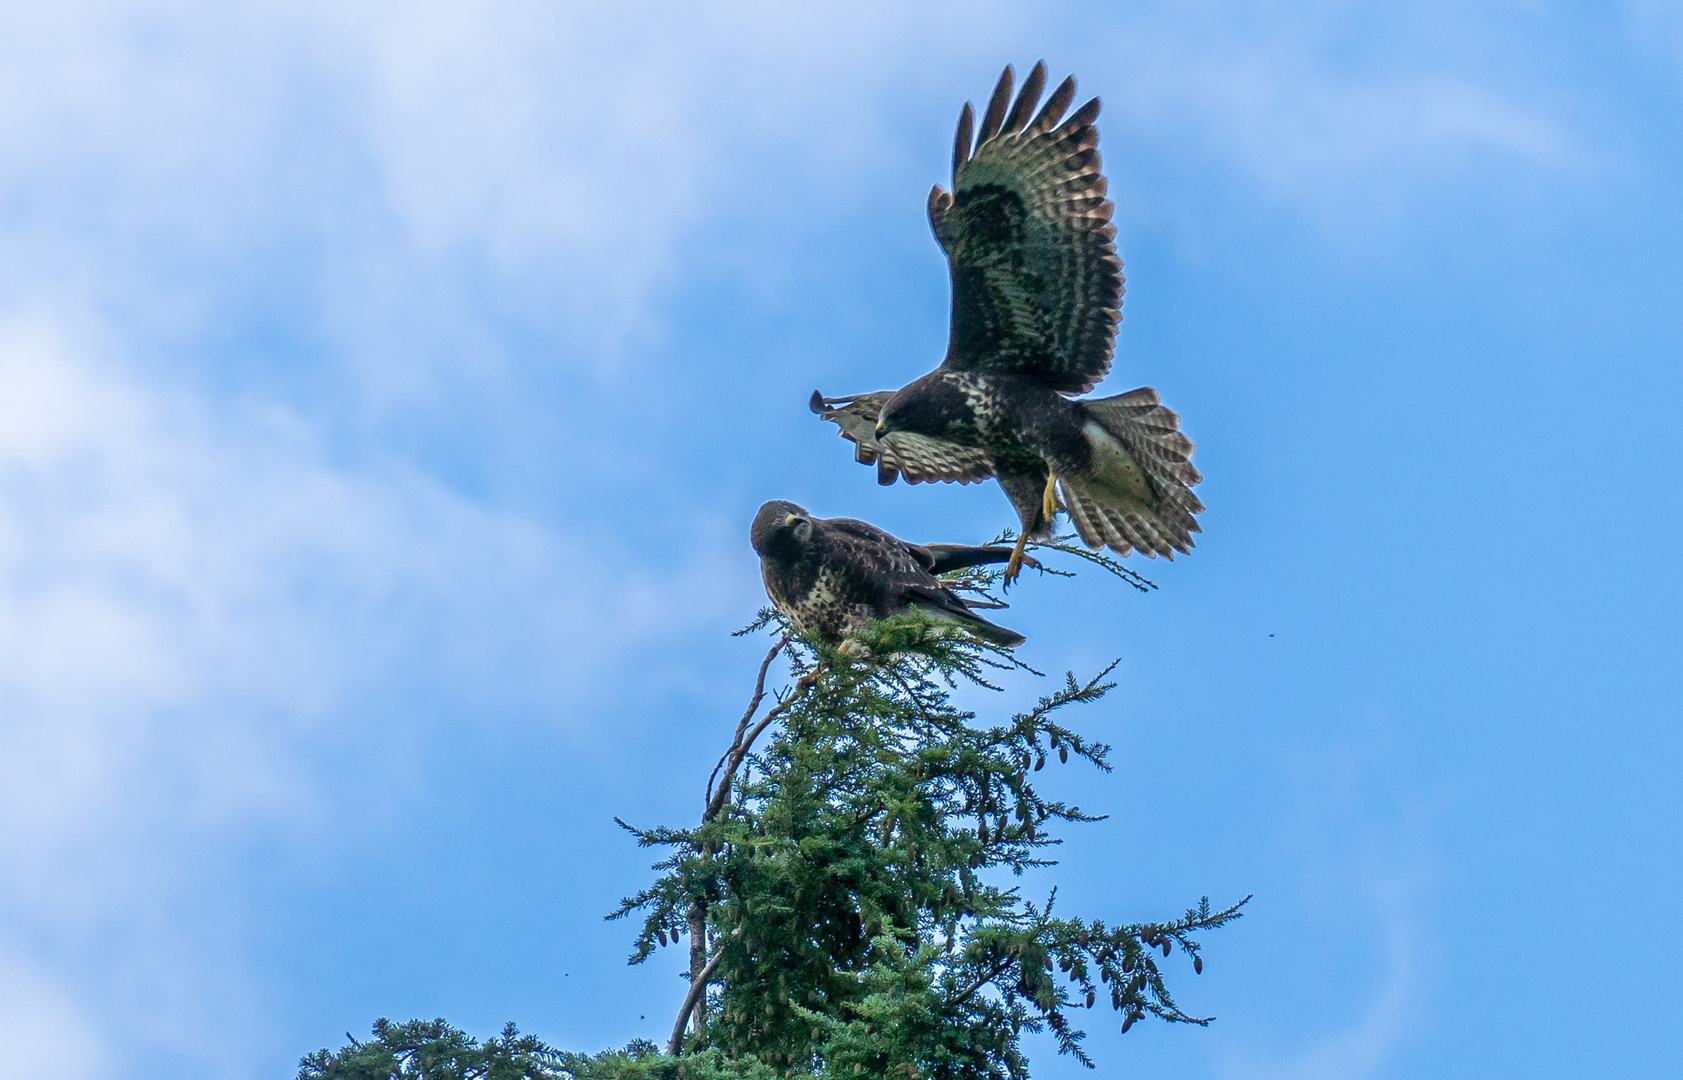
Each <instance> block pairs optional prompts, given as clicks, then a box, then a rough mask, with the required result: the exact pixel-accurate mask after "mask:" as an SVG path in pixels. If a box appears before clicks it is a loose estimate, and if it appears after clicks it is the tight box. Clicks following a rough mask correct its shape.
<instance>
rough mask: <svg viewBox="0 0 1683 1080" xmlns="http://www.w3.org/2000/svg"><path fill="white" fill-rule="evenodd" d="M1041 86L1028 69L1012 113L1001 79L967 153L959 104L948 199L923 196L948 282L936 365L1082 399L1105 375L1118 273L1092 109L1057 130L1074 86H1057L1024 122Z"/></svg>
mask: <svg viewBox="0 0 1683 1080" xmlns="http://www.w3.org/2000/svg"><path fill="white" fill-rule="evenodd" d="M1045 77H1046V68H1045V65H1044V64H1036V65H1035V66H1034V70H1033V71H1032V72H1030V73H1029V77H1028V79H1027V80H1025V81H1024V84H1023V89H1022V93H1021V94H1019V95H1018V97H1017V99H1016V102H1015V104H1014V105H1012V104H1011V84H1012V72H1011V69H1010V68H1009V67H1007V68H1006V69H1005V72H1004V74H1003V75H1001V76H1000V80H999V85H998V86H997V87H996V88H995V90H994V94H993V98H992V100H991V101H990V102H989V105H988V110H987V113H986V114H985V115H984V116H983V118H982V125H981V128H980V130H979V131H978V132H977V135H978V138H977V140H976V144H975V147H974V149H972V147H971V130H970V129H971V123H972V112H971V108H970V106H969V105H968V104H966V105H965V106H964V111H963V112H962V113H961V114H960V116H959V124H958V135H957V138H956V139H955V140H954V144H953V190H952V191H951V192H950V193H949V192H946V191H943V190H942V189H941V187H940V186H939V185H936V187H935V189H934V190H933V191H931V192H930V195H929V221H930V224H931V225H932V226H933V228H934V230H935V236H936V239H938V240H939V241H940V243H941V247H942V249H943V250H944V251H945V252H946V254H947V263H948V269H949V271H950V273H951V278H952V325H951V338H950V340H949V342H948V346H947V359H946V361H945V364H946V365H947V366H948V367H951V368H955V369H960V370H974V371H989V372H996V373H1009V374H1019V375H1030V376H1033V377H1035V378H1037V379H1039V380H1040V381H1041V382H1043V383H1045V384H1046V385H1047V386H1048V387H1050V388H1051V389H1053V390H1057V391H1060V392H1062V393H1066V394H1082V393H1086V392H1087V391H1089V390H1091V389H1092V388H1093V385H1094V384H1095V383H1097V382H1098V381H1099V380H1100V379H1101V378H1103V377H1104V374H1105V372H1106V371H1108V370H1109V369H1110V360H1111V353H1112V350H1113V348H1114V346H1115V340H1116V324H1117V322H1118V320H1119V319H1120V317H1121V315H1120V308H1121V303H1122V291H1123V286H1122V261H1121V259H1119V258H1118V257H1117V254H1116V243H1115V237H1116V227H1115V226H1114V225H1112V224H1111V223H1110V217H1111V212H1112V210H1113V207H1112V204H1111V202H1110V200H1109V199H1107V198H1105V178H1104V176H1103V174H1102V173H1101V172H1100V162H1099V151H1098V132H1097V130H1096V129H1095V128H1094V127H1093V121H1094V120H1095V119H1096V118H1097V117H1098V114H1099V100H1098V99H1097V98H1094V99H1093V100H1091V101H1089V102H1087V103H1086V104H1085V105H1083V106H1081V107H1080V108H1079V109H1077V110H1076V111H1075V112H1074V113H1073V114H1071V115H1070V117H1069V118H1068V119H1067V120H1063V121H1062V122H1061V123H1060V122H1059V121H1060V119H1061V118H1062V117H1063V113H1064V110H1065V109H1067V108H1068V107H1069V103H1070V100H1071V99H1072V98H1073V97H1074V96H1075V80H1074V79H1073V78H1069V79H1065V80H1064V81H1063V83H1062V84H1061V85H1060V86H1059V87H1058V88H1057V89H1056V90H1054V91H1053V92H1052V96H1051V97H1050V98H1048V99H1047V101H1046V105H1045V107H1044V108H1042V109H1041V110H1040V111H1039V113H1038V114H1036V115H1035V116H1034V118H1033V119H1032V120H1031V119H1030V118H1029V114H1030V113H1031V112H1032V111H1033V109H1034V107H1035V105H1036V104H1037V103H1038V101H1039V99H1040V91H1041V87H1042V85H1043V84H1044V82H1045ZM1008 105H1009V106H1010V111H1009V114H1007V111H1006V110H1007V106H1008Z"/></svg>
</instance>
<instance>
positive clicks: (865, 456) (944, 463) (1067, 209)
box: [812, 64, 1204, 579]
mask: <svg viewBox="0 0 1683 1080" xmlns="http://www.w3.org/2000/svg"><path fill="white" fill-rule="evenodd" d="M1045 80H1046V67H1045V65H1044V64H1036V65H1035V66H1034V70H1033V71H1032V72H1030V73H1029V77H1028V79H1027V81H1026V82H1025V83H1024V84H1023V89H1022V93H1020V94H1018V95H1017V98H1016V101H1015V103H1013V102H1012V100H1011V82H1012V75H1011V69H1010V68H1009V67H1007V68H1006V69H1005V73H1004V74H1003V75H1001V76H1000V79H999V85H998V86H997V87H996V88H995V89H994V92H993V98H992V100H991V101H989V103H988V111H987V113H986V115H984V116H983V117H982V126H981V129H980V130H979V131H978V132H977V138H976V143H975V147H974V149H972V147H971V123H972V118H973V117H972V113H971V109H970V105H969V104H968V103H966V104H965V106H964V111H963V112H962V113H960V114H959V118H958V136H957V139H956V140H955V142H954V145H953V190H952V192H951V193H948V192H946V191H943V190H941V187H940V185H939V184H937V185H936V186H935V189H934V190H933V191H931V192H930V193H929V221H930V224H931V225H933V226H934V228H935V237H936V239H937V240H939V241H940V242H941V247H942V249H943V250H944V251H945V252H946V254H947V263H948V267H949V269H950V272H951V277H952V324H951V330H950V334H949V338H948V342H947V355H946V358H945V359H944V360H942V361H941V366H940V367H938V368H936V369H935V370H934V371H932V372H930V373H929V374H928V375H925V376H924V377H923V378H921V379H918V380H917V381H916V382H914V383H911V384H910V385H908V386H906V387H904V388H902V389H901V390H899V391H898V392H894V391H880V392H877V393H874V394H859V395H854V396H850V397H839V398H827V397H824V396H823V395H822V394H820V393H818V392H816V391H814V393H813V395H812V409H813V411H814V412H816V413H818V415H819V416H821V417H823V418H824V419H826V420H832V421H834V422H835V423H837V424H838V425H840V427H841V434H842V435H843V436H844V437H845V438H848V439H851V440H853V441H854V442H855V443H857V444H858V451H857V456H858V458H859V460H860V461H862V462H865V463H867V464H869V463H872V462H875V463H876V466H877V480H878V482H879V483H883V484H892V483H893V482H894V480H895V478H896V477H897V476H903V477H905V478H906V480H907V482H908V483H913V484H916V483H920V482H922V481H925V480H956V481H958V482H959V483H966V484H967V483H972V482H975V481H978V480H985V479H986V478H988V477H990V476H991V477H994V478H996V479H997V480H998V481H999V485H1000V487H1002V488H1004V489H1005V494H1006V495H1007V497H1009V498H1010V500H1011V505H1012V506H1014V507H1015V508H1016V510H1017V516H1018V517H1019V518H1020V519H1021V521H1022V528H1021V530H1020V532H1019V535H1018V539H1017V548H1016V551H1015V553H1014V555H1013V557H1012V559H1011V560H1010V562H1009V564H1008V565H1007V567H1006V574H1007V579H1009V578H1011V577H1014V576H1015V575H1016V573H1017V570H1018V567H1019V565H1020V563H1021V559H1022V550H1023V544H1024V542H1025V541H1026V540H1027V539H1029V538H1030V537H1036V538H1039V537H1045V536H1048V535H1049V534H1050V533H1051V532H1052V519H1053V517H1054V516H1055V515H1056V514H1057V512H1058V510H1059V509H1060V508H1062V509H1065V510H1067V511H1068V513H1069V517H1070V520H1071V521H1072V522H1073V523H1074V524H1075V528H1076V531H1077V532H1078V533H1080V534H1081V539H1082V540H1084V541H1085V542H1086V543H1087V545H1088V546H1089V547H1094V548H1097V547H1103V546H1105V545H1109V546H1110V547H1111V548H1112V549H1113V550H1115V551H1116V552H1117V553H1118V554H1121V555H1126V554H1128V553H1129V552H1130V551H1132V550H1138V551H1140V552H1143V553H1144V554H1146V555H1150V556H1157V555H1163V556H1166V557H1168V558H1171V559H1172V558H1174V553H1175V552H1177V551H1179V552H1183V553H1184V552H1186V551H1188V550H1189V549H1190V548H1191V547H1192V534H1193V533H1195V532H1198V531H1200V530H1199V528H1198V523H1197V521H1196V520H1195V519H1194V518H1193V515H1194V514H1197V513H1199V512H1201V511H1202V510H1203V509H1204V505H1203V503H1201V502H1199V501H1198V497H1197V496H1196V495H1194V494H1193V493H1192V490H1191V489H1192V485H1194V484H1196V483H1198V481H1199V480H1200V479H1201V477H1200V476H1199V475H1198V470H1197V469H1195V468H1193V466H1192V462H1191V460H1190V459H1191V457H1192V440H1190V439H1188V438H1187V437H1186V436H1185V435H1183V434H1181V432H1180V430H1179V428H1180V418H1179V417H1177V416H1176V415H1175V414H1174V413H1173V412H1171V411H1170V410H1169V409H1167V408H1165V407H1164V406H1163V405H1162V404H1160V403H1159V402H1158V399H1157V392H1156V391H1155V390H1152V389H1150V388H1149V387H1142V388H1141V389H1138V390H1130V391H1129V392H1128V393H1126V394H1122V395H1120V396H1117V397H1109V398H1091V399H1087V400H1084V401H1076V400H1072V396H1073V395H1076V394H1084V393H1086V392H1088V391H1089V390H1091V389H1092V388H1093V385H1094V384H1095V383H1097V382H1098V381H1099V380H1100V379H1101V378H1103V377H1104V374H1105V372H1106V371H1108V370H1109V369H1110V359H1111V352H1112V349H1113V348H1114V345H1115V338H1116V323H1117V321H1118V320H1119V319H1120V318H1121V312H1120V308H1121V303H1122V263H1121V260H1120V259H1118V258H1117V256H1116V244H1115V242H1114V240H1115V236H1116V228H1115V226H1113V225H1112V224H1111V223H1110V214H1111V210H1112V206H1111V203H1110V201H1109V200H1108V199H1106V198H1105V179H1104V176H1103V175H1102V174H1101V173H1100V172H1099V151H1098V138H1099V137H1098V132H1097V131H1096V130H1095V129H1094V128H1093V120H1094V119H1095V118H1096V117H1097V116H1098V115H1099V101H1098V99H1097V98H1094V99H1093V100H1091V101H1089V102H1087V104H1085V105H1083V106H1081V107H1080V108H1079V109H1077V110H1076V111H1075V112H1074V113H1073V114H1071V115H1070V117H1069V119H1067V120H1063V121H1062V122H1061V123H1060V122H1059V121H1060V119H1061V118H1062V117H1063V114H1064V110H1065V109H1066V108H1068V107H1069V103H1070V100H1071V99H1072V98H1073V97H1074V96H1075V79H1074V78H1073V77H1072V78H1068V79H1065V80H1064V81H1063V83H1062V84H1061V85H1060V86H1059V87H1058V88H1057V89H1056V90H1054V91H1052V96H1051V97H1050V98H1048V99H1047V101H1046V105H1045V107H1044V108H1042V109H1041V110H1040V111H1039V112H1038V113H1035V112H1034V108H1035V105H1036V104H1037V103H1038V102H1039V100H1040V91H1041V87H1042V86H1043V84H1044V83H1045ZM1031 114H1033V115H1032V118H1031ZM1060 491H1061V494H1062V498H1061V499H1060V498H1059V493H1060Z"/></svg>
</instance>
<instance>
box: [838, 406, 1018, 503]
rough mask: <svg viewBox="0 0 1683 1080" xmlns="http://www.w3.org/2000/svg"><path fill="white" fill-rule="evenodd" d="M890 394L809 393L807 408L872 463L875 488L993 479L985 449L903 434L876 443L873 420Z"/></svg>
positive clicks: (859, 458)
mask: <svg viewBox="0 0 1683 1080" xmlns="http://www.w3.org/2000/svg"><path fill="white" fill-rule="evenodd" d="M893 396H894V391H892V390H879V391H877V392H876V393H874V394H858V395H855V396H853V397H836V398H827V397H825V396H824V395H823V394H821V393H819V392H818V391H817V390H814V391H813V392H812V400H811V401H810V402H809V403H808V404H809V406H810V408H811V409H812V411H813V412H815V413H817V414H818V416H819V418H820V419H824V420H828V421H830V422H831V423H833V424H835V425H836V426H837V427H839V428H840V429H841V431H840V435H841V437H842V438H844V439H847V440H849V441H851V442H852V443H854V457H855V459H857V460H858V461H860V462H862V463H864V464H866V465H871V464H874V465H876V467H877V483H879V484H885V485H886V484H892V483H894V481H895V480H896V479H898V478H899V477H902V476H904V477H905V478H906V482H907V483H908V484H921V483H923V482H925V481H932V480H948V481H956V482H957V483H960V484H974V483H976V482H977V481H980V480H986V479H987V478H988V477H990V476H992V475H993V461H992V459H991V458H989V457H988V454H987V451H985V450H978V449H976V448H975V447H970V446H960V445H959V444H958V443H955V442H948V441H947V440H945V439H934V438H930V437H929V436H927V435H913V434H911V433H910V432H904V431H897V432H894V433H893V434H891V435H889V436H888V438H886V439H880V440H879V439H878V438H877V434H876V427H877V417H878V416H879V415H881V413H882V407H883V406H884V405H886V404H887V403H888V399H889V398H891V397H893Z"/></svg>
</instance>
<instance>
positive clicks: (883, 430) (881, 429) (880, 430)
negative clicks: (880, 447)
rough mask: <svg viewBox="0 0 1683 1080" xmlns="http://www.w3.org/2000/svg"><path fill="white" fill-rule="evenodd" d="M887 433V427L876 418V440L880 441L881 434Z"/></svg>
mask: <svg viewBox="0 0 1683 1080" xmlns="http://www.w3.org/2000/svg"><path fill="white" fill-rule="evenodd" d="M887 434H888V429H887V428H885V427H883V426H882V421H881V420H878V421H877V441H878V442H881V441H882V438H883V436H884V435H887Z"/></svg>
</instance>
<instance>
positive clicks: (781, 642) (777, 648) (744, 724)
mask: <svg viewBox="0 0 1683 1080" xmlns="http://www.w3.org/2000/svg"><path fill="white" fill-rule="evenodd" d="M791 636H792V635H790V634H784V635H782V636H781V637H779V638H778V639H777V641H776V643H775V644H773V645H772V647H771V651H770V652H768V653H766V658H765V659H764V660H761V661H760V673H759V675H757V676H755V678H754V696H753V697H752V698H750V699H749V700H748V708H747V709H746V710H745V711H744V712H743V714H742V719H741V720H739V721H737V724H736V736H735V737H734V738H733V739H731V744H730V750H726V751H725V752H724V755H723V756H722V757H720V758H719V763H718V764H717V765H715V766H713V773H712V775H710V776H708V778H707V802H708V804H709V805H711V804H712V802H713V781H714V780H716V779H718V777H719V770H720V769H722V768H724V766H725V762H726V761H727V760H729V759H730V755H731V753H732V751H734V750H735V749H736V748H737V746H738V745H739V744H741V742H742V733H743V732H744V731H746V730H747V729H748V721H750V720H752V719H753V718H754V714H755V713H756V712H758V711H759V709H760V702H762V701H764V700H765V696H766V672H768V671H770V670H771V662H772V661H773V660H776V659H777V654H778V653H780V652H782V651H783V649H784V647H785V646H787V645H788V644H789V641H790V638H791ZM702 820H703V821H705V820H707V819H706V818H703V819H702Z"/></svg>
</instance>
